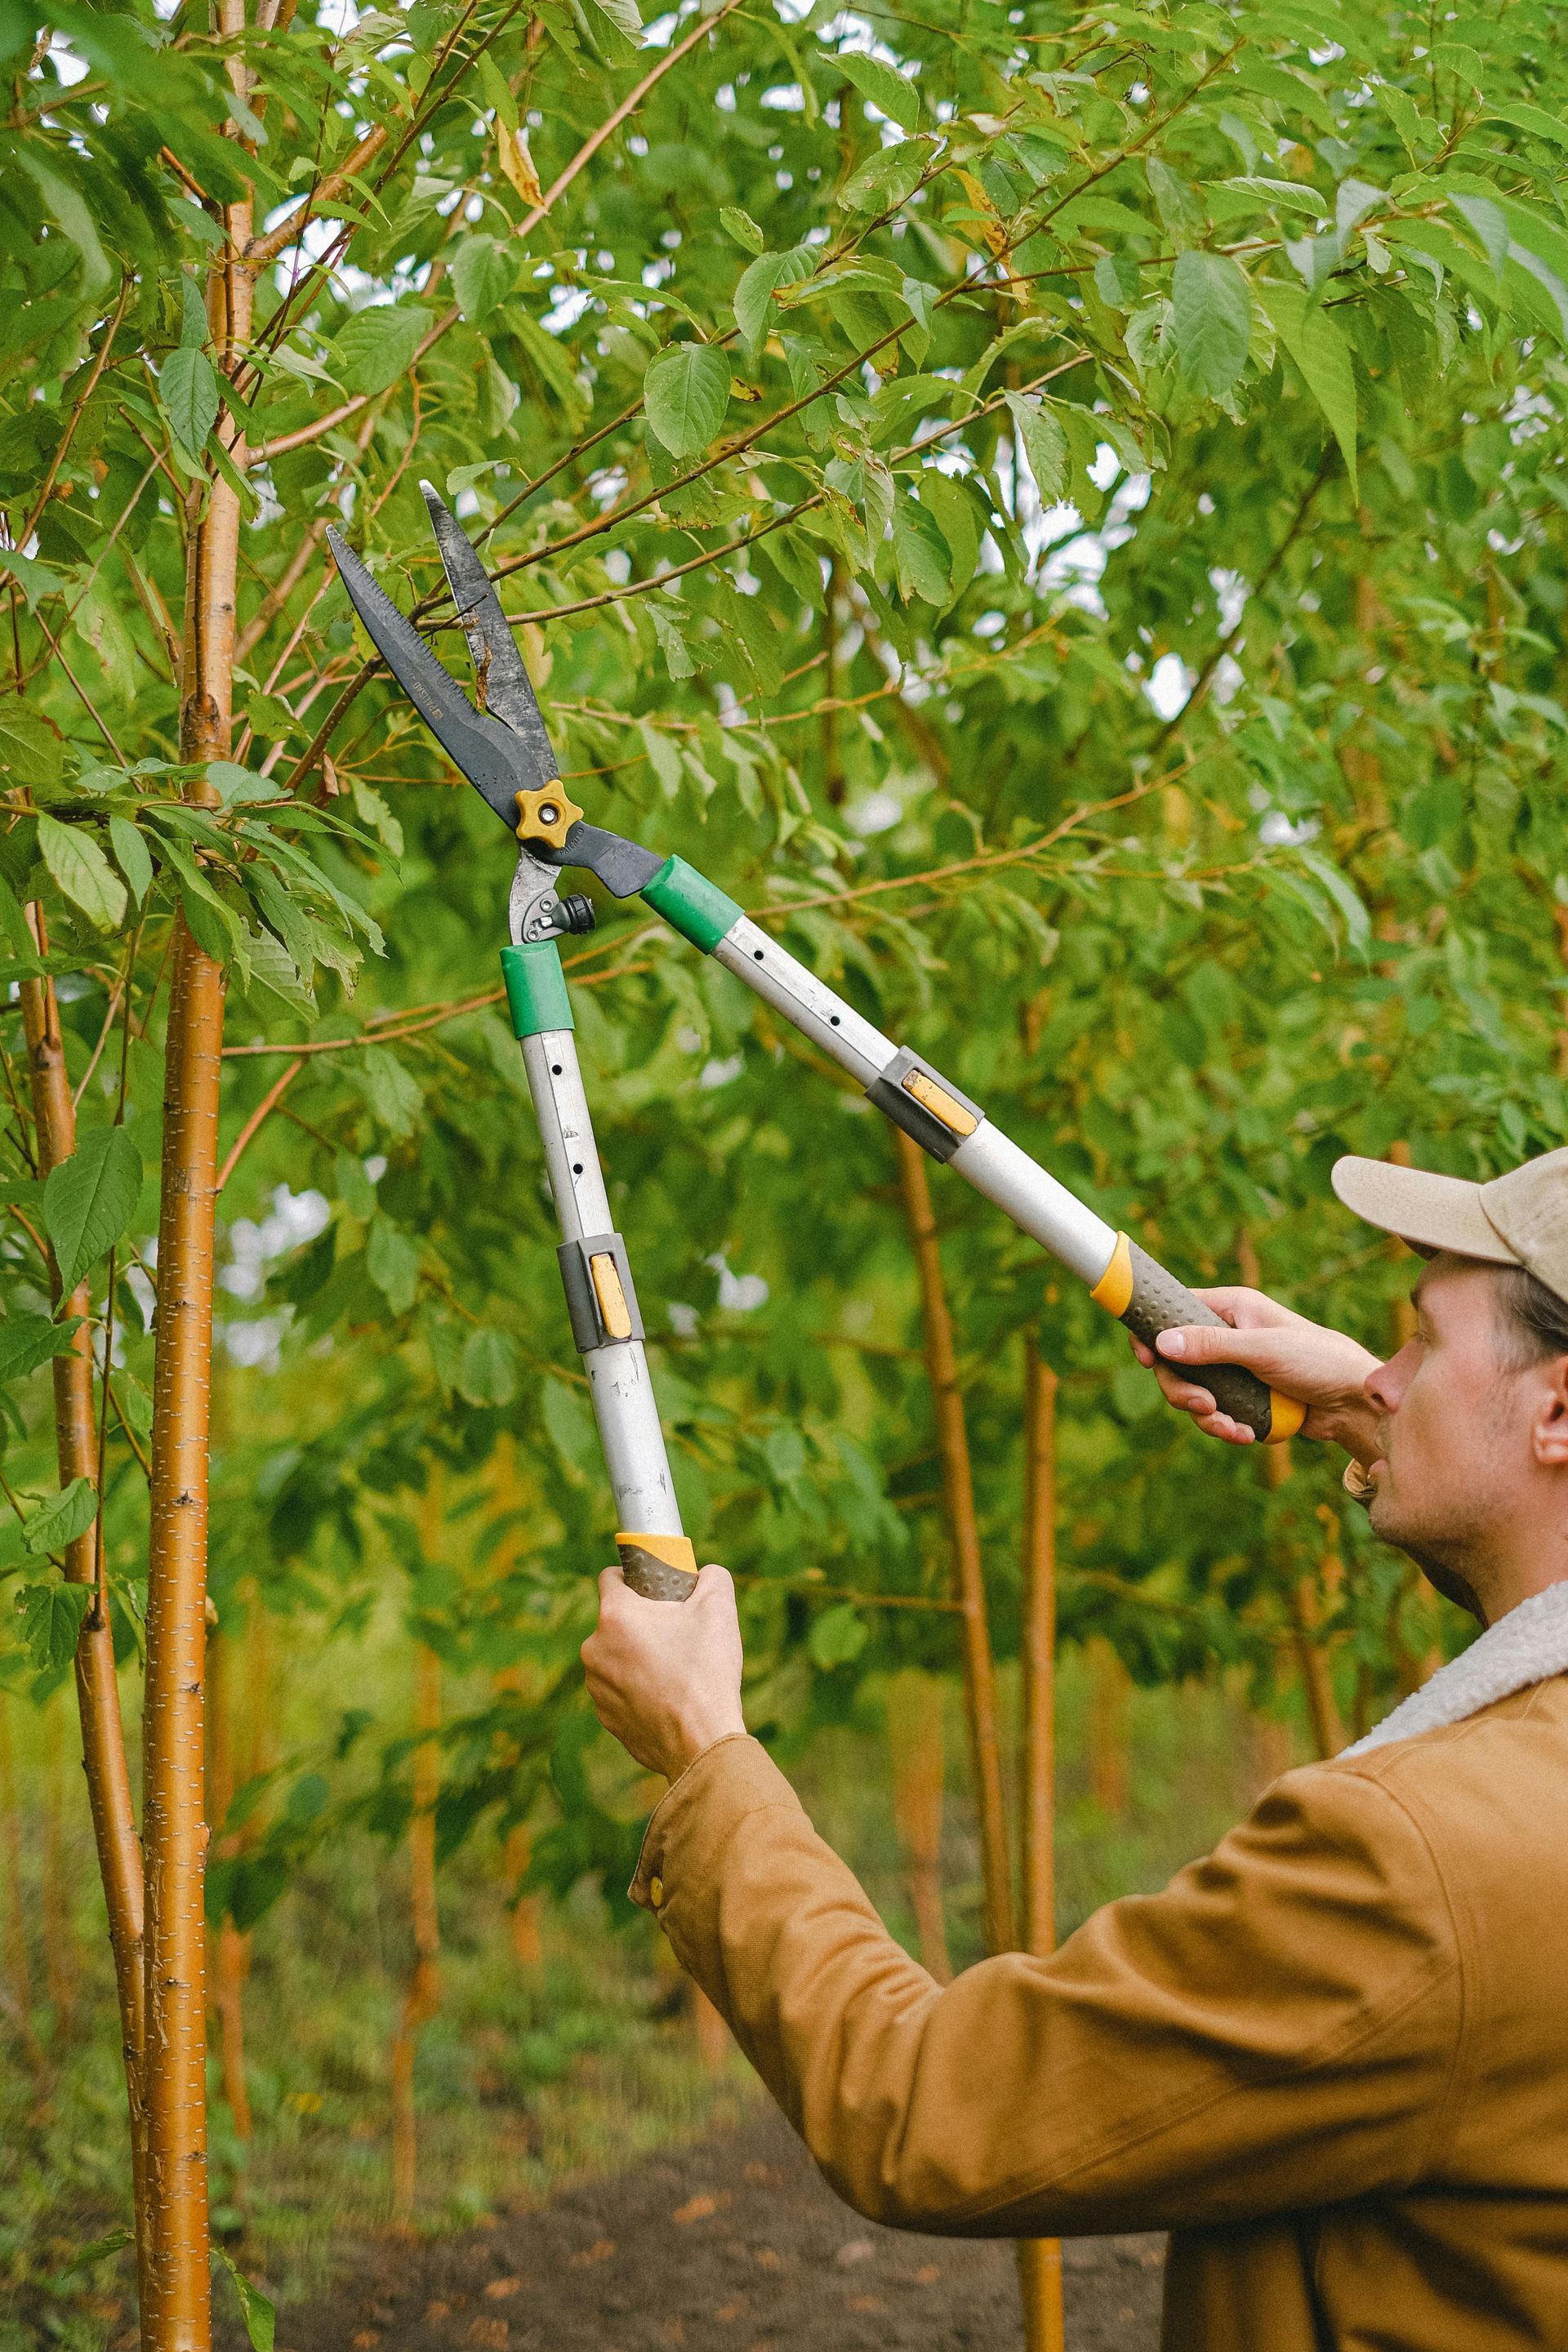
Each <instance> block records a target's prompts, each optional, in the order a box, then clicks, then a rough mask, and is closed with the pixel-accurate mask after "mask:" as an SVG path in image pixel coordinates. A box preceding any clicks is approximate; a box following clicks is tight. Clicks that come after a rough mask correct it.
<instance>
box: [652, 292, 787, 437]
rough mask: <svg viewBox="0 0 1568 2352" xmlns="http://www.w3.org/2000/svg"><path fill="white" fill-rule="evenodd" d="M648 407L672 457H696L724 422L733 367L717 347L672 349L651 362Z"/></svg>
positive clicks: (693, 345)
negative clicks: (731, 368)
mask: <svg viewBox="0 0 1568 2352" xmlns="http://www.w3.org/2000/svg"><path fill="white" fill-rule="evenodd" d="M769 291H770V292H771V291H772V289H771V288H770V289H769ZM643 401H644V404H645V406H646V407H647V421H648V423H649V425H651V426H652V427H653V430H654V432H655V434H656V435H657V436H658V439H659V440H660V441H661V442H662V443H663V444H664V446H665V447H666V448H667V449H668V452H669V454H670V456H671V457H696V455H697V454H698V452H699V450H701V449H706V448H707V446H708V444H709V443H710V441H711V440H712V438H713V436H714V435H715V434H716V433H717V432H718V430H719V427H720V426H721V425H722V423H723V422H724V411H725V409H726V408H728V406H729V404H730V362H729V361H728V360H727V359H726V358H725V357H724V354H723V352H721V351H720V350H718V349H717V347H716V346H715V345H714V344H712V343H672V344H670V345H669V347H668V349H667V350H665V351H662V352H660V353H659V355H658V358H657V359H656V360H653V361H652V362H650V363H649V366H648V370H647V374H646V375H645V376H644V378H643Z"/></svg>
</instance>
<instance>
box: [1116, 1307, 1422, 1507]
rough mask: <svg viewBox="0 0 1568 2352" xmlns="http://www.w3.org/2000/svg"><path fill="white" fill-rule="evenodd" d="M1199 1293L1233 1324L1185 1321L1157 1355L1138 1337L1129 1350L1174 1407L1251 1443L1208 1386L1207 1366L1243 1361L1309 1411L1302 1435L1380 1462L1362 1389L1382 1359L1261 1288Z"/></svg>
mask: <svg viewBox="0 0 1568 2352" xmlns="http://www.w3.org/2000/svg"><path fill="white" fill-rule="evenodd" d="M1195 1296H1196V1297H1199V1298H1201V1299H1202V1300H1203V1302H1204V1304H1205V1307H1213V1308H1214V1310H1215V1314H1216V1315H1219V1316H1221V1317H1222V1318H1224V1320H1225V1321H1226V1323H1228V1324H1229V1325H1230V1327H1231V1328H1230V1329H1229V1330H1228V1331H1221V1330H1217V1329H1216V1328H1215V1326H1214V1325H1213V1324H1212V1323H1185V1324H1182V1325H1180V1326H1179V1327H1178V1328H1175V1329H1174V1330H1170V1331H1162V1332H1161V1334H1160V1339H1159V1355H1158V1357H1156V1355H1155V1353H1154V1351H1153V1349H1150V1348H1146V1347H1145V1346H1144V1345H1143V1342H1142V1340H1141V1339H1134V1340H1133V1341H1132V1352H1133V1354H1134V1355H1135V1356H1136V1357H1137V1359H1138V1360H1139V1362H1140V1363H1141V1364H1146V1365H1148V1366H1149V1367H1150V1369H1151V1370H1152V1371H1153V1372H1154V1374H1155V1376H1156V1378H1157V1379H1158V1381H1159V1383H1160V1386H1161V1387H1162V1388H1163V1390H1164V1391H1165V1394H1166V1396H1167V1397H1168V1398H1169V1399H1170V1401H1171V1402H1172V1403H1173V1405H1175V1406H1176V1407H1177V1408H1178V1409H1179V1410H1180V1411H1181V1412H1189V1413H1191V1415H1192V1417H1193V1419H1194V1421H1195V1422H1196V1423H1197V1425H1198V1427H1199V1428H1200V1429H1201V1430H1203V1431H1204V1432H1205V1433H1206V1434H1207V1435H1208V1436H1210V1437H1220V1438H1223V1439H1225V1441H1226V1444H1230V1445H1250V1444H1252V1443H1253V1437H1252V1432H1251V1431H1250V1430H1249V1429H1246V1428H1244V1427H1243V1426H1242V1424H1241V1423H1239V1422H1235V1421H1232V1419H1231V1418H1230V1415H1229V1414H1228V1413H1224V1412H1218V1411H1217V1410H1216V1408H1215V1401H1214V1398H1213V1396H1212V1394H1211V1393H1210V1391H1208V1390H1207V1389H1205V1387H1204V1386H1203V1384H1202V1383H1203V1367H1204V1365H1205V1364H1245V1365H1246V1366H1247V1370H1249V1371H1254V1372H1256V1373H1257V1374H1258V1378H1259V1379H1260V1380H1264V1381H1268V1385H1269V1387H1270V1388H1271V1389H1278V1390H1279V1392H1280V1394H1281V1395H1282V1396H1289V1397H1295V1398H1296V1399H1298V1401H1299V1402H1300V1403H1302V1404H1304V1405H1305V1406H1306V1408H1307V1418H1306V1420H1305V1421H1304V1422H1303V1423H1302V1424H1301V1434H1302V1436H1303V1437H1326V1438H1330V1439H1331V1440H1332V1441H1333V1442H1334V1443H1335V1444H1339V1445H1342V1446H1343V1447H1344V1450H1345V1452H1346V1453H1347V1454H1353V1455H1354V1457H1355V1459H1356V1460H1357V1461H1358V1462H1360V1463H1361V1464H1362V1465H1363V1466H1365V1465H1369V1464H1371V1463H1372V1462H1373V1461H1375V1460H1376V1458H1377V1452H1378V1448H1377V1444H1376V1410H1375V1408H1374V1407H1373V1405H1372V1403H1371V1402H1370V1401H1369V1400H1368V1398H1367V1396H1366V1394H1365V1392H1364V1386H1363V1384H1364V1382H1365V1381H1366V1377H1367V1374H1368V1373H1369V1372H1372V1371H1375V1370H1376V1369H1377V1364H1378V1358H1377V1357H1376V1356H1374V1355H1373V1354H1372V1352H1371V1351H1370V1349H1366V1348H1363V1347H1362V1346H1361V1345H1360V1343H1359V1342H1358V1341H1357V1340H1354V1339H1347V1338H1346V1337H1345V1335H1344V1333H1343V1332H1342V1331H1331V1330H1330V1328H1328V1326H1327V1325H1326V1324H1323V1323H1312V1322H1310V1321H1309V1320H1308V1318H1307V1317H1306V1316H1305V1315H1296V1314H1293V1313H1292V1312H1291V1310H1290V1308H1289V1307H1281V1306H1280V1305H1279V1301H1278V1300H1277V1299H1273V1298H1268V1297H1265V1295H1264V1293H1263V1292H1262V1291H1261V1290H1241V1289H1231V1288H1226V1289H1218V1290H1200V1291H1198V1292H1197V1293H1196V1294H1195Z"/></svg>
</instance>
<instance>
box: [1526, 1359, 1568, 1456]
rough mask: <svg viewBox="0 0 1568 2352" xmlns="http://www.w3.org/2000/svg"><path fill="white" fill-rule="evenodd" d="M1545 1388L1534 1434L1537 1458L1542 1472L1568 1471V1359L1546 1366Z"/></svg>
mask: <svg viewBox="0 0 1568 2352" xmlns="http://www.w3.org/2000/svg"><path fill="white" fill-rule="evenodd" d="M1541 1369H1542V1372H1543V1373H1544V1374H1545V1376H1546V1381H1545V1388H1544V1391H1543V1392H1542V1399H1541V1403H1540V1405H1539V1407H1538V1409H1537V1412H1536V1415H1535V1427H1534V1430H1533V1433H1532V1436H1533V1442H1534V1447H1535V1458H1536V1460H1537V1461H1538V1462H1539V1463H1540V1464H1541V1465H1542V1469H1545V1470H1557V1469H1564V1468H1568V1356H1553V1357H1551V1358H1549V1360H1547V1362H1546V1363H1544V1364H1543V1365H1542V1368H1541Z"/></svg>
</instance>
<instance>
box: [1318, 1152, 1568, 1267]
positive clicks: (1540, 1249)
mask: <svg viewBox="0 0 1568 2352" xmlns="http://www.w3.org/2000/svg"><path fill="white" fill-rule="evenodd" d="M1332 1182H1333V1187H1334V1190H1335V1192H1337V1193H1338V1194H1339V1196H1340V1199H1341V1200H1342V1202H1344V1204H1345V1206H1346V1208H1347V1209H1353V1210H1354V1212H1355V1213H1356V1215H1357V1216H1358V1217H1364V1218H1365V1219H1366V1221H1367V1223H1368V1224H1370V1225H1381V1226H1382V1227H1383V1230H1384V1233H1388V1234H1398V1236H1399V1238H1400V1240H1401V1241H1404V1242H1408V1243H1409V1244H1410V1246H1411V1247H1412V1249H1418V1250H1423V1251H1426V1252H1428V1253H1430V1252H1431V1251H1433V1250H1452V1251H1453V1253H1454V1255H1456V1256H1457V1257H1474V1258H1480V1259H1481V1260H1482V1261H1483V1262H1484V1263H1485V1264H1486V1265H1521V1266H1523V1267H1524V1268H1525V1270H1526V1271H1527V1272H1528V1273H1530V1274H1533V1275H1534V1276H1535V1277H1536V1279H1537V1280H1538V1281H1540V1282H1543V1283H1545V1285H1546V1286H1547V1288H1548V1289H1549V1290H1554V1291H1555V1292H1556V1293H1557V1296H1558V1297H1559V1298H1563V1299H1568V1150H1561V1151H1546V1152H1543V1153H1542V1156H1541V1158H1540V1159H1539V1160H1526V1161H1525V1163H1524V1165H1523V1167H1522V1168H1511V1169H1510V1171H1509V1172H1508V1174H1507V1175H1506V1176H1494V1177H1493V1179H1492V1181H1491V1182H1490V1183H1489V1184H1472V1183H1468V1182H1467V1181H1466V1180H1465V1178H1464V1177H1462V1176H1435V1175H1432V1174H1431V1173H1430V1172H1429V1171H1427V1170H1426V1169H1424V1168H1400V1167H1397V1166H1395V1164H1394V1162H1393V1161H1392V1160H1336V1161H1335V1163H1334V1169H1333V1176H1332Z"/></svg>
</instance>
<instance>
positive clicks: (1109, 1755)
mask: <svg viewBox="0 0 1568 2352" xmlns="http://www.w3.org/2000/svg"><path fill="white" fill-rule="evenodd" d="M1087 1647H1088V1654H1089V1794H1090V1795H1091V1796H1092V1797H1093V1799H1094V1801H1095V1803H1096V1804H1097V1805H1098V1806H1099V1807H1100V1811H1101V1812H1103V1813H1109V1814H1110V1818H1111V1820H1112V1821H1116V1822H1119V1821H1121V1820H1122V1819H1123V1818H1124V1816H1125V1814H1126V1811H1127V1800H1128V1796H1129V1793H1130V1790H1129V1773H1128V1765H1127V1708H1128V1702H1129V1700H1130V1699H1131V1695H1132V1677H1131V1675H1130V1674H1129V1673H1128V1671H1127V1669H1126V1667H1125V1666H1124V1665H1123V1664H1122V1663H1121V1656H1120V1654H1119V1653H1118V1652H1117V1651H1116V1650H1115V1649H1113V1648H1112V1646H1111V1644H1110V1643H1109V1642H1108V1641H1107V1640H1106V1639H1105V1637H1104V1636H1103V1634H1100V1633H1097V1634H1096V1635H1095V1637H1094V1639H1093V1641H1091V1642H1090V1643H1089V1644H1088V1645H1087Z"/></svg>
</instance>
